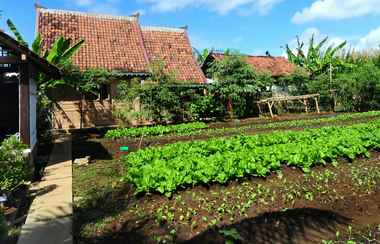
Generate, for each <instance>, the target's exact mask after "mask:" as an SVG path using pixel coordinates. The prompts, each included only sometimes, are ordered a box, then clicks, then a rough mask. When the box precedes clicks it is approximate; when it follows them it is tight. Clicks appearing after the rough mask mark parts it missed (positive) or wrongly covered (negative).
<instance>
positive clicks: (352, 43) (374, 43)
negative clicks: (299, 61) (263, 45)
mask: <svg viewBox="0 0 380 244" xmlns="http://www.w3.org/2000/svg"><path fill="white" fill-rule="evenodd" d="M312 35H314V40H315V42H316V43H317V42H320V41H322V40H323V39H324V38H326V37H327V36H329V40H328V42H327V44H326V46H330V45H334V46H337V45H339V44H341V43H342V42H344V41H345V40H346V39H345V38H342V37H339V36H333V35H327V34H325V33H322V32H321V31H320V30H319V29H317V28H308V29H306V30H305V31H304V32H303V33H302V34H301V35H300V36H299V39H300V41H301V42H303V43H305V46H304V52H307V48H308V46H309V42H310V38H311V37H312ZM289 47H290V48H291V49H292V50H295V48H296V47H297V39H296V38H294V39H293V40H291V41H290V42H289ZM378 48H380V26H379V27H378V28H376V29H374V30H371V31H370V32H369V33H368V34H366V35H365V36H362V37H359V38H355V39H351V40H349V41H348V44H347V45H346V49H354V50H357V51H366V50H370V49H378ZM283 56H286V53H285V52H283Z"/></svg>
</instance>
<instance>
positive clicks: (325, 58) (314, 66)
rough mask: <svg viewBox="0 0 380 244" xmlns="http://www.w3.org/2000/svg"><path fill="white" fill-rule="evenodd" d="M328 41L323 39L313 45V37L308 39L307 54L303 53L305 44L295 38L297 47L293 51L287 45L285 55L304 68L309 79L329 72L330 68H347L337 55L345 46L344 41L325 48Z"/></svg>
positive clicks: (346, 64)
mask: <svg viewBox="0 0 380 244" xmlns="http://www.w3.org/2000/svg"><path fill="white" fill-rule="evenodd" d="M327 41H328V37H326V38H324V39H323V40H322V41H320V42H319V43H315V39H314V35H313V36H312V37H311V38H310V41H309V47H308V48H307V53H305V51H304V50H305V48H304V47H305V43H304V42H302V41H300V39H299V37H297V47H296V48H295V50H294V51H293V50H292V49H291V48H290V47H289V45H286V46H285V52H286V53H287V56H288V59H289V61H290V62H292V63H294V64H296V65H298V66H300V67H302V68H305V69H306V70H307V71H308V72H309V74H310V76H311V77H315V76H316V75H319V74H322V73H327V72H328V71H331V67H334V68H343V67H348V66H349V64H348V63H346V62H345V61H344V59H341V58H339V57H338V55H337V53H338V52H339V51H341V50H343V48H344V47H345V46H346V45H347V42H346V41H344V42H342V43H341V44H339V45H337V46H334V45H330V46H329V47H327V48H325V45H326V43H327Z"/></svg>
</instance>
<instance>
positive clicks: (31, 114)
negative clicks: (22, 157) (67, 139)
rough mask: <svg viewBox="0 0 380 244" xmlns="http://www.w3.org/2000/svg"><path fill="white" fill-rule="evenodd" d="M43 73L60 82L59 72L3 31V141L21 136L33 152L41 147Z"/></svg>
mask: <svg viewBox="0 0 380 244" xmlns="http://www.w3.org/2000/svg"><path fill="white" fill-rule="evenodd" d="M39 72H42V73H45V74H47V75H48V76H51V77H54V78H58V77H59V70H58V69H57V68H56V67H55V66H53V65H51V64H49V63H48V62H47V61H46V60H45V59H42V58H40V57H39V56H38V55H37V54H35V53H33V52H32V51H30V50H29V49H28V48H27V47H25V46H23V45H21V44H20V43H19V42H17V41H16V40H15V39H13V38H12V37H10V36H9V35H7V34H6V33H4V32H2V31H0V111H1V116H0V141H1V140H2V139H4V138H5V137H6V136H9V135H14V134H18V135H19V137H20V140H21V141H22V142H23V143H25V144H26V145H28V146H29V148H30V152H33V151H34V150H35V148H36V145H37V88H36V83H35V81H36V78H37V75H38V74H39Z"/></svg>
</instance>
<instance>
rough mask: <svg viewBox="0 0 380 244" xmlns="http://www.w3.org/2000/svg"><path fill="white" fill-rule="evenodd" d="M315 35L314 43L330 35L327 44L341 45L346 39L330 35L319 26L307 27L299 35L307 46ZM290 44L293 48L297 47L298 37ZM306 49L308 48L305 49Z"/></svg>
mask: <svg viewBox="0 0 380 244" xmlns="http://www.w3.org/2000/svg"><path fill="white" fill-rule="evenodd" d="M312 36H314V43H319V42H321V41H322V40H323V39H325V38H326V37H329V39H328V40H327V43H326V46H331V45H335V46H336V45H339V44H341V43H342V42H344V41H345V40H344V39H343V38H341V37H338V36H329V35H327V34H324V33H322V32H321V31H320V30H319V29H317V28H313V27H312V28H308V29H306V30H305V31H304V32H303V33H302V34H301V35H300V36H298V37H299V40H300V41H301V42H303V43H305V48H307V47H308V46H309V43H310V39H311V37H312ZM289 46H290V47H291V48H295V47H296V46H297V39H296V38H294V39H293V40H292V41H291V42H290V43H289ZM305 51H306V50H305Z"/></svg>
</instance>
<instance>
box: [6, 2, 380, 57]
mask: <svg viewBox="0 0 380 244" xmlns="http://www.w3.org/2000/svg"><path fill="white" fill-rule="evenodd" d="M34 2H35V1H34V0H1V1H0V10H2V11H3V13H2V18H1V19H0V28H1V29H4V30H6V31H8V30H7V27H6V25H5V21H6V19H7V18H10V19H12V20H13V22H14V23H15V24H16V26H17V27H18V28H19V30H20V32H21V33H22V34H23V35H24V36H25V37H26V39H27V40H28V41H29V42H31V41H32V40H33V38H34V35H35V33H34V29H35V9H34ZM38 3H39V4H40V5H42V6H44V7H47V8H56V9H67V10H79V11H87V12H98V13H106V14H115V15H130V14H132V13H134V12H136V11H139V12H140V13H141V15H142V16H141V18H140V22H141V24H143V25H160V26H170V27H180V26H184V25H188V26H189V34H190V39H191V42H192V45H193V46H194V47H196V48H198V49H203V48H215V49H220V50H222V49H226V48H233V49H238V50H239V51H240V52H242V53H247V54H253V55H263V54H265V52H266V51H267V50H268V51H269V52H270V53H271V54H272V55H282V54H283V50H282V49H281V46H284V45H285V44H287V43H289V44H291V45H295V37H296V35H299V36H300V37H301V39H303V40H305V41H307V40H308V39H309V38H310V36H311V35H312V34H315V36H316V37H317V38H318V39H321V38H323V37H324V36H326V35H328V36H329V37H330V42H331V43H332V44H334V43H339V42H341V41H343V40H347V41H348V42H349V44H350V46H351V47H353V48H356V49H361V50H363V49H370V48H378V47H379V44H380V0H39V1H38Z"/></svg>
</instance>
